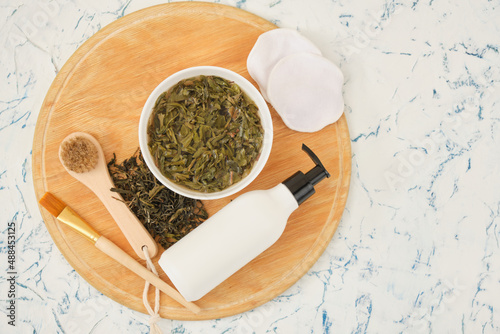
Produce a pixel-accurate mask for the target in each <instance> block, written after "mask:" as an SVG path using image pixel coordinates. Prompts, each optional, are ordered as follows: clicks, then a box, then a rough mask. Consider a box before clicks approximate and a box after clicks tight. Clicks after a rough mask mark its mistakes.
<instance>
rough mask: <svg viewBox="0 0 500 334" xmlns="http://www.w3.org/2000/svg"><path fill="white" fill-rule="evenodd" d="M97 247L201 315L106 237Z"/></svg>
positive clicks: (196, 307) (196, 308)
mask: <svg viewBox="0 0 500 334" xmlns="http://www.w3.org/2000/svg"><path fill="white" fill-rule="evenodd" d="M95 246H96V247H97V248H98V249H100V250H101V251H102V252H104V253H105V254H107V255H108V256H110V257H111V258H113V259H115V260H116V261H118V262H119V263H121V264H122V265H124V266H125V267H127V268H128V269H130V270H131V271H133V272H134V273H135V274H137V275H139V276H140V277H142V278H143V279H144V280H146V281H148V282H149V283H151V284H153V285H154V286H156V287H157V288H158V289H160V290H161V291H163V292H164V293H166V294H167V295H168V296H169V297H170V298H172V299H173V300H175V301H177V302H178V303H179V304H181V305H183V306H185V307H186V308H187V309H189V310H190V311H192V312H193V313H199V312H200V308H199V307H198V306H197V305H195V304H193V303H191V302H188V301H187V300H186V299H184V297H182V295H181V294H180V293H179V292H178V291H177V290H175V289H174V288H172V287H171V286H170V285H168V284H167V283H166V282H164V281H163V280H161V279H160V278H159V277H158V276H156V275H155V274H153V273H152V272H151V271H149V270H148V269H146V268H145V267H143V266H142V265H141V264H140V263H139V262H137V261H136V260H134V259H133V258H132V257H131V256H130V255H128V254H127V253H125V252H124V251H123V250H121V248H119V247H118V246H117V245H115V244H114V243H112V242H111V241H109V240H108V239H106V237H104V236H101V237H100V238H99V239H97V242H96V243H95Z"/></svg>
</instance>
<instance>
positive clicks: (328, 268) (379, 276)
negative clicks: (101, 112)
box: [0, 0, 500, 334]
mask: <svg viewBox="0 0 500 334" xmlns="http://www.w3.org/2000/svg"><path fill="white" fill-rule="evenodd" d="M215 2H219V1H215ZM157 3H160V1H152V0H151V1H140V0H112V1H97V0H88V1H82V0H73V1H63V0H52V1H49V0H43V1H42V0H39V1H29V2H25V3H23V2H22V1H15V0H4V1H2V2H1V4H0V46H1V48H2V49H1V50H2V51H1V54H0V73H1V81H0V143H1V151H0V155H1V159H0V199H1V200H0V217H1V223H2V225H1V226H2V239H1V240H0V249H1V256H0V268H1V269H0V284H1V287H0V300H1V301H2V303H0V304H1V305H2V307H1V308H0V315H1V316H0V332H1V333H6V332H7V333H10V332H13V333H14V332H15V333H72V334H73V333H75V334H78V333H96V334H97V333H107V334H109V333H146V332H148V330H149V328H148V325H147V320H148V317H147V316H146V315H144V314H141V313H138V312H135V311H131V310H130V309H128V308H126V307H124V306H122V305H119V304H117V303H115V302H113V301H111V300H109V299H108V298H107V297H105V296H103V295H102V294H101V293H100V292H98V291H96V290H95V289H94V288H92V287H91V286H89V284H88V283H87V282H86V281H85V280H83V279H82V278H81V277H79V275H78V274H76V273H75V271H74V270H73V269H72V268H71V266H70V265H69V264H68V263H67V262H66V261H65V259H64V257H63V256H62V255H61V254H60V252H59V250H58V249H57V248H56V247H55V245H54V243H53V241H52V239H51V238H50V236H49V234H48V232H47V230H46V228H45V226H44V224H43V221H42V219H41V216H40V214H39V211H38V207H37V204H36V201H35V196H34V191H33V183H32V178H31V146H32V138H33V133H34V128H35V124H36V120H37V116H38V112H39V109H40V106H41V103H42V101H43V98H44V96H45V94H46V92H47V90H48V88H49V86H50V84H51V82H52V80H53V79H54V77H55V76H56V74H57V72H58V70H59V69H60V68H61V67H62V66H63V64H64V63H65V61H66V60H67V59H68V58H69V57H70V56H71V54H72V53H73V52H74V51H75V50H76V49H77V48H78V47H79V46H80V45H81V44H82V43H83V42H84V41H85V40H87V39H88V38H89V37H91V36H92V35H93V34H95V33H96V32H97V31H98V30H99V29H100V28H102V27H103V26H105V25H107V24H109V23H111V22H113V21H114V20H116V19H117V18H119V17H121V16H123V15H126V14H128V13H131V12H133V11H135V10H138V9H141V8H144V7H147V6H150V5H153V4H157ZM220 3H224V4H228V5H231V6H236V7H240V8H242V9H244V10H247V11H249V12H252V13H254V14H257V15H259V16H261V17H263V18H265V19H267V20H269V21H272V22H273V23H275V24H277V25H278V26H280V27H288V28H294V29H298V30H299V31H300V32H301V33H303V34H304V35H305V36H307V37H308V38H310V39H311V40H312V41H314V42H315V43H316V44H317V45H318V46H319V47H320V49H321V50H322V51H323V52H324V54H325V55H326V56H327V57H328V58H329V59H331V60H332V61H333V62H335V63H336V64H338V65H339V66H340V67H341V69H342V71H343V73H344V75H345V85H344V97H345V104H346V109H345V112H346V115H347V119H348V123H349V128H350V136H351V143H352V152H353V156H352V172H353V173H352V181H351V188H350V193H349V199H348V203H347V207H346V210H345V212H344V216H343V219H342V221H341V223H340V226H339V228H338V230H337V233H336V234H335V236H334V238H333V240H332V242H331V243H330V245H329V247H328V248H327V250H326V252H325V253H324V254H323V256H322V257H321V258H320V259H319V261H318V262H317V263H316V264H315V265H314V267H313V268H312V269H311V271H310V272H309V273H308V274H307V275H305V276H304V277H303V278H302V279H301V280H300V281H299V282H298V283H297V284H295V285H294V286H293V287H292V288H290V289H289V290H288V291H286V292H285V293H284V294H283V295H281V296H279V297H277V298H275V299H274V300H273V301H271V302H269V303H267V304H265V305H264V306H262V307H259V308H257V309H255V310H253V311H250V312H247V313H244V314H240V315H237V316H234V317H229V318H224V319H219V320H213V321H201V322H183V321H172V320H162V321H161V322H160V326H161V328H162V329H163V330H164V332H165V333H168V332H171V333H252V332H255V333H500V314H499V312H500V311H499V309H500V271H499V270H500V254H499V248H500V243H499V238H500V195H499V189H500V170H499V166H500V136H499V135H500V98H499V96H500V88H499V86H500V85H499V83H500V54H499V48H500V1H498V0H469V1H467V0H426V1H420V0H415V1H405V0H401V1H394V0H372V1H369V0H357V1H354V0H314V1H301V0H248V1H245V0H241V1H234V0H224V1H220ZM12 222H14V223H15V224H16V226H17V236H16V237H17V239H16V240H17V263H16V266H17V271H18V277H17V285H16V289H17V295H18V299H17V321H16V324H17V326H16V328H15V330H14V331H13V330H12V329H13V328H11V327H10V326H8V325H7V320H8V319H7V317H6V315H7V310H6V307H7V299H8V298H7V289H8V284H7V282H6V278H7V274H6V273H7V245H6V240H7V239H6V234H7V224H8V223H12Z"/></svg>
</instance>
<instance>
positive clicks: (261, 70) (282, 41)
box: [247, 28, 321, 102]
mask: <svg viewBox="0 0 500 334" xmlns="http://www.w3.org/2000/svg"><path fill="white" fill-rule="evenodd" d="M298 52H310V53H313V54H317V55H321V51H320V50H319V49H318V48H317V47H316V46H315V45H314V44H313V43H312V42H311V41H310V40H308V39H307V38H305V37H304V36H302V35H301V34H299V33H298V32H297V31H295V30H292V29H286V28H278V29H273V30H270V31H267V32H265V33H263V34H261V35H260V36H259V38H258V39H257V41H256V42H255V45H254V46H253V48H252V50H251V51H250V54H249V55H248V58H247V70H248V73H249V74H250V76H251V77H252V78H253V79H254V80H255V81H256V82H257V84H258V85H259V88H260V91H261V93H262V96H263V97H264V98H265V99H266V100H267V101H268V102H269V99H268V98H267V86H268V84H267V80H268V77H269V73H270V72H271V70H272V69H273V67H274V65H276V63H277V62H278V61H279V60H280V59H282V58H283V57H286V56H288V55H291V54H294V53H298Z"/></svg>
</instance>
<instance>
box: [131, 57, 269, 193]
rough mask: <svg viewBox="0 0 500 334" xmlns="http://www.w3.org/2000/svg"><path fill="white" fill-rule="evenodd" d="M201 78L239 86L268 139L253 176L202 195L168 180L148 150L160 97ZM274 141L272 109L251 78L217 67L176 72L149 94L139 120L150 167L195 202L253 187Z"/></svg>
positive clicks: (161, 179) (144, 154) (140, 140)
mask: <svg viewBox="0 0 500 334" xmlns="http://www.w3.org/2000/svg"><path fill="white" fill-rule="evenodd" d="M199 75H206V76H208V75H214V76H218V77H221V78H224V79H227V80H230V81H233V82H234V83H236V84H237V85H238V86H240V88H241V89H242V90H243V91H244V92H245V93H246V94H247V95H248V97H250V98H251V99H252V100H253V101H254V102H255V104H256V105H257V107H258V108H259V116H260V120H261V123H262V127H263V129H264V139H263V142H262V149H261V153H260V156H259V158H258V160H257V161H255V163H254V166H253V167H252V170H251V171H250V173H249V174H248V175H247V176H246V177H245V178H243V179H242V180H240V181H239V182H237V183H235V184H233V185H231V186H230V187H228V188H226V189H224V190H221V191H218V192H211V193H208V192H200V191H196V190H192V189H188V188H186V187H184V186H181V185H179V184H177V183H175V182H173V181H172V180H170V179H168V178H167V177H166V176H164V175H163V174H162V173H161V172H160V169H159V168H158V167H157V166H156V165H155V163H154V161H153V158H152V156H151V153H150V152H149V148H148V134H147V127H148V123H149V118H150V116H151V113H152V112H153V107H154V105H155V103H156V100H157V99H158V97H159V96H160V95H161V94H162V93H163V92H166V91H168V90H169V89H170V88H171V87H172V86H174V85H175V84H177V83H178V82H179V81H181V80H183V79H188V78H192V77H196V76H199ZM272 142H273V122H272V119H271V114H270V112H269V108H268V107H267V103H266V101H265V100H264V98H263V97H262V95H261V94H260V92H259V91H258V90H257V88H255V86H254V85H252V84H251V83H250V82H249V81H248V80H247V79H245V78H244V77H242V76H241V75H239V74H237V73H235V72H233V71H230V70H228V69H225V68H221V67H215V66H198V67H190V68H187V69H184V70H181V71H179V72H176V73H174V74H172V75H171V76H169V77H168V78H166V79H165V80H164V81H163V82H161V83H160V84H159V85H158V86H157V87H156V88H155V89H154V90H153V92H152V93H151V95H149V97H148V99H147V101H146V104H145V105H144V108H143V109H142V114H141V118H140V121H139V146H140V148H141V151H142V155H143V157H144V161H146V164H147V166H148V167H149V169H150V170H151V172H152V173H153V175H154V176H155V177H156V178H157V179H158V180H159V181H160V182H161V183H162V184H164V185H165V186H166V187H168V188H169V189H171V190H173V191H175V192H176V193H179V194H181V195H183V196H186V197H191V198H195V199H201V200H210V199H219V198H223V197H226V196H229V195H232V194H234V193H236V192H238V191H240V190H242V189H243V188H245V187H246V186H247V185H249V184H250V183H251V182H252V181H253V180H254V179H255V178H256V177H257V175H259V173H260V172H261V171H262V169H263V168H264V165H265V164H266V162H267V159H268V158H269V154H270V153H271V146H272Z"/></svg>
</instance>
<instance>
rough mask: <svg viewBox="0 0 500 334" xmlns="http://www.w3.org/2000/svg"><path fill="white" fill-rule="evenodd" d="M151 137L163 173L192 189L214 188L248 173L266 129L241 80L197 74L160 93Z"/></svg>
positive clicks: (150, 132)
mask: <svg viewBox="0 0 500 334" xmlns="http://www.w3.org/2000/svg"><path fill="white" fill-rule="evenodd" d="M148 136H149V143H148V146H149V149H150V152H151V155H152V156H153V160H154V161H155V164H156V166H157V167H158V168H159V169H160V171H161V172H162V174H163V175H165V176H166V177H167V178H169V179H171V180H172V181H174V182H176V183H178V184H181V185H183V186H185V187H187V188H189V189H193V190H197V191H202V192H215V191H220V190H223V189H225V188H227V187H229V186H230V185H232V184H234V183H236V182H238V181H239V180H241V179H242V178H244V177H245V176H246V175H247V174H248V173H249V172H250V170H251V168H252V166H253V165H254V163H255V161H256V160H257V159H258V157H259V154H260V151H261V148H262V141H263V137H264V130H263V128H262V124H261V120H260V117H259V114H258V108H257V106H256V105H255V103H254V102H253V101H252V100H251V99H250V98H249V97H248V96H247V95H246V94H245V93H244V92H243V91H241V89H240V87H239V86H238V85H237V84H235V83H234V82H231V81H228V80H226V79H223V78H220V77H216V76H199V77H195V78H189V79H186V80H183V81H181V82H179V83H178V84H176V85H175V86H174V87H172V89H170V90H169V91H167V92H165V93H163V94H162V95H160V97H159V98H158V99H157V101H156V104H155V107H154V109H153V113H152V115H151V118H150V120H149V126H148Z"/></svg>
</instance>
